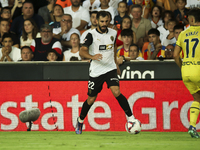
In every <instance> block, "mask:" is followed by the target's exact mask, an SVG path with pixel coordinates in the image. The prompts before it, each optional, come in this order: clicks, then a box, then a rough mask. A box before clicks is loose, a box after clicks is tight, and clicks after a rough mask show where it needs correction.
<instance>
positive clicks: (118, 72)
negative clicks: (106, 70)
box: [117, 65, 121, 75]
mask: <svg viewBox="0 0 200 150" xmlns="http://www.w3.org/2000/svg"><path fill="white" fill-rule="evenodd" d="M117 75H121V70H120V69H119V66H118V65H117Z"/></svg>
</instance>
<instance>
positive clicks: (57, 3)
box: [0, 0, 200, 65]
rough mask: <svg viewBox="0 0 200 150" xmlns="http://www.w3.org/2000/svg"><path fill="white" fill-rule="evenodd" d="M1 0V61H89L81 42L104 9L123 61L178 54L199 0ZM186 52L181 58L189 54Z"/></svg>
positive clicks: (95, 25)
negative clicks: (178, 44) (41, 2)
mask: <svg viewBox="0 0 200 150" xmlns="http://www.w3.org/2000/svg"><path fill="white" fill-rule="evenodd" d="M46 1H47V3H46V5H44V6H41V7H38V8H37V11H36V9H35V8H34V7H35V5H34V3H33V1H31V0H0V4H1V7H0V8H1V13H0V14H1V16H0V17H1V18H0V61H3V62H5V61H14V62H17V61H89V60H87V59H85V58H81V57H80V56H79V50H80V47H81V43H83V42H84V40H85V37H86V35H87V33H88V32H90V31H91V30H93V29H95V28H96V27H97V26H98V24H97V20H96V15H97V13H98V11H107V13H108V14H109V24H108V27H109V28H112V29H114V30H116V31H117V37H116V45H117V63H118V64H119V65H120V64H122V63H123V62H125V61H131V60H139V61H140V60H156V59H158V60H164V59H173V52H174V47H175V45H176V40H177V39H178V36H179V34H180V32H181V31H183V30H185V29H187V28H189V27H190V25H192V24H190V20H189V19H188V16H187V13H188V11H190V9H198V7H200V1H198V0H46ZM183 56H184V54H183V53H181V55H180V57H181V58H183Z"/></svg>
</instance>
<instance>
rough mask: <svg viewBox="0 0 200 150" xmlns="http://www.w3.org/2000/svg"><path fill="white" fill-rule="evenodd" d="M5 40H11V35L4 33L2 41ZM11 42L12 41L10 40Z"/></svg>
mask: <svg viewBox="0 0 200 150" xmlns="http://www.w3.org/2000/svg"><path fill="white" fill-rule="evenodd" d="M5 38H11V39H12V34H11V33H4V34H3V37H2V41H4V39H5ZM12 41H13V39H12Z"/></svg>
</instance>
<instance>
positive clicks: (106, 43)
mask: <svg viewBox="0 0 200 150" xmlns="http://www.w3.org/2000/svg"><path fill="white" fill-rule="evenodd" d="M116 36H117V31H115V30H113V29H110V28H108V30H107V32H106V33H103V34H102V33H100V32H98V30H97V29H94V30H91V31H90V32H89V33H88V34H87V36H86V37H85V40H84V43H83V46H86V47H88V48H89V54H90V55H95V54H102V60H100V61H98V60H92V61H91V64H90V73H89V75H90V76H91V77H98V76H100V75H102V74H105V73H107V72H109V71H111V70H114V69H117V67H116V64H115V60H114V45H115V40H116Z"/></svg>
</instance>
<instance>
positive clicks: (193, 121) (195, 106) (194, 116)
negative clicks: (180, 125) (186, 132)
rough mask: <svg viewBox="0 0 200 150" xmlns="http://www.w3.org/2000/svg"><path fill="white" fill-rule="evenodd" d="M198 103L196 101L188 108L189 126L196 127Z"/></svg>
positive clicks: (199, 104)
mask: <svg viewBox="0 0 200 150" xmlns="http://www.w3.org/2000/svg"><path fill="white" fill-rule="evenodd" d="M199 106H200V103H199V102H197V101H194V102H192V105H191V107H190V125H192V126H193V127H196V122H197V118H198V116H199Z"/></svg>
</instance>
